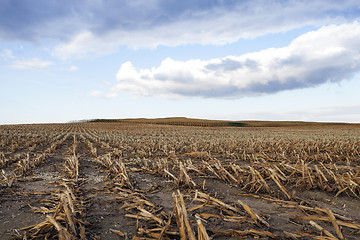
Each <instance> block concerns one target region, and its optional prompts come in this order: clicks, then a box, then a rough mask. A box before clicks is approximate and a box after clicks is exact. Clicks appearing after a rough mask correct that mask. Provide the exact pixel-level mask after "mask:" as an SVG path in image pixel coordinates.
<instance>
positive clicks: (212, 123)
mask: <svg viewBox="0 0 360 240" xmlns="http://www.w3.org/2000/svg"><path fill="white" fill-rule="evenodd" d="M86 122H93V123H94V122H108V123H110V122H111V123H116V122H118V123H138V124H160V125H178V126H199V127H295V126H299V127H301V126H319V127H320V126H342V125H343V126H346V125H349V126H350V125H351V126H354V125H359V126H360V124H351V123H321V122H302V121H225V120H207V119H195V118H186V117H169V118H155V119H150V118H128V119H92V120H87V121H86Z"/></svg>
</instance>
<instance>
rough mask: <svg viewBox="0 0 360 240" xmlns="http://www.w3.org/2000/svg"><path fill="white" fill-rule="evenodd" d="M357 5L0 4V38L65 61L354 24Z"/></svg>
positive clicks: (252, 1) (216, 0)
mask: <svg viewBox="0 0 360 240" xmlns="http://www.w3.org/2000/svg"><path fill="white" fill-rule="evenodd" d="M40 9H41V11H40ZM359 11H360V3H359V1H356V0H343V1H341V2H339V1H337V0H317V1H310V0H269V1H263V0H242V1H236V0H228V1H223V0H212V1H208V0H182V1H179V0H131V1H129V0H118V1H116V0H96V1H67V2H66V4H64V3H63V1H56V0H49V1H41V0H34V1H25V0H2V1H0V41H14V40H17V41H27V42H33V43H36V44H38V43H39V42H40V43H41V42H46V43H49V42H51V43H54V44H55V47H54V49H53V54H54V55H56V56H58V57H60V58H63V59H69V58H76V57H86V56H88V55H89V54H90V55H103V54H108V53H111V52H114V51H116V50H117V49H118V48H119V46H130V47H134V48H142V47H150V48H152V47H157V46H159V45H166V46H178V45H182V44H216V45H223V44H227V43H232V42H235V41H237V40H239V39H240V38H255V37H258V36H263V35H266V34H269V33H279V32H285V31H288V30H291V29H295V28H298V27H302V26H306V25H315V26H322V25H325V24H342V23H345V22H349V21H350V22H352V21H354V20H358V19H359Z"/></svg>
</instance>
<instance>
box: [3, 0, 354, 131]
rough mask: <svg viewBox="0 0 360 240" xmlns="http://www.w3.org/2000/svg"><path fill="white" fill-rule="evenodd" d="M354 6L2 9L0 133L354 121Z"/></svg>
mask: <svg viewBox="0 0 360 240" xmlns="http://www.w3.org/2000/svg"><path fill="white" fill-rule="evenodd" d="M359 89H360V2H359V1H355V0H344V1H331V0H317V1H307V0H303V1H300V0H287V1H286V0H283V1H273V0H266V1H265V0H263V1H260V0H242V1H240V0H239V1H235V0H191V1H190V0H184V1H178V0H177V1H175V0H131V1H130V0H122V1H120V0H91V1H90V0H89V1H80V0H79V1H65V0H57V1H56V0H48V1H43V0H32V1H27V0H1V1H0V111H1V114H0V124H12V123H43V122H44V123H45V122H68V121H72V120H81V119H92V118H134V117H148V118H157V117H170V116H184V117H194V118H206V119H228V120H302V121H325V122H333V121H335V122H360V101H359V100H360V97H359Z"/></svg>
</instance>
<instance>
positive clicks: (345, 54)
mask: <svg viewBox="0 0 360 240" xmlns="http://www.w3.org/2000/svg"><path fill="white" fill-rule="evenodd" d="M358 71H360V23H358V22H354V23H352V24H343V25H330V26H326V27H322V28H320V29H319V30H317V31H312V32H308V33H306V34H304V35H302V36H300V37H298V38H296V39H295V40H293V41H292V42H291V44H290V45H289V46H287V47H283V48H269V49H265V50H262V51H259V52H253V53H248V54H244V55H241V56H228V57H224V58H216V59H211V60H207V61H204V60H197V59H193V60H189V61H176V60H173V59H171V58H167V59H165V60H163V61H162V63H161V64H160V65H159V66H158V67H154V68H149V69H138V68H136V67H135V66H133V64H132V63H131V62H126V63H124V64H122V66H121V67H120V69H119V71H118V73H117V75H116V78H117V81H118V82H117V84H116V85H115V86H113V88H112V92H111V96H112V97H115V95H116V94H115V93H118V92H120V91H122V92H126V93H131V94H134V95H139V96H161V97H170V98H178V97H204V98H234V97H243V96H254V95H264V94H270V93H276V92H279V91H284V90H291V89H299V88H308V87H313V86H317V85H320V84H323V83H326V82H339V81H342V80H344V79H349V78H351V77H352V76H353V74H355V73H356V72H358ZM97 95H100V93H97ZM108 96H110V95H108Z"/></svg>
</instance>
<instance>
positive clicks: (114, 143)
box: [0, 121, 360, 239]
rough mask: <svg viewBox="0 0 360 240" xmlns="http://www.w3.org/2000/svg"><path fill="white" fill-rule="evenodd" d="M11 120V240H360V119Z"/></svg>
mask: <svg viewBox="0 0 360 240" xmlns="http://www.w3.org/2000/svg"><path fill="white" fill-rule="evenodd" d="M186 125H187V126H181V124H171V125H166V124H159V123H156V124H154V123H151V122H148V123H147V122H146V121H138V122H134V121H133V122H131V121H130V122H127V121H123V122H106V123H103V122H93V123H71V124H70V123H69V124H39V125H7V126H0V167H1V173H0V179H1V181H0V233H1V235H0V238H1V239H253V238H258V239H360V199H359V198H360V126H359V125H321V124H318V125H304V126H303V125H297V126H284V127H281V126H277V127H229V126H220V125H216V126H211V125H210V126H205V125H204V126H203V127H201V126H189V125H191V124H186Z"/></svg>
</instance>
